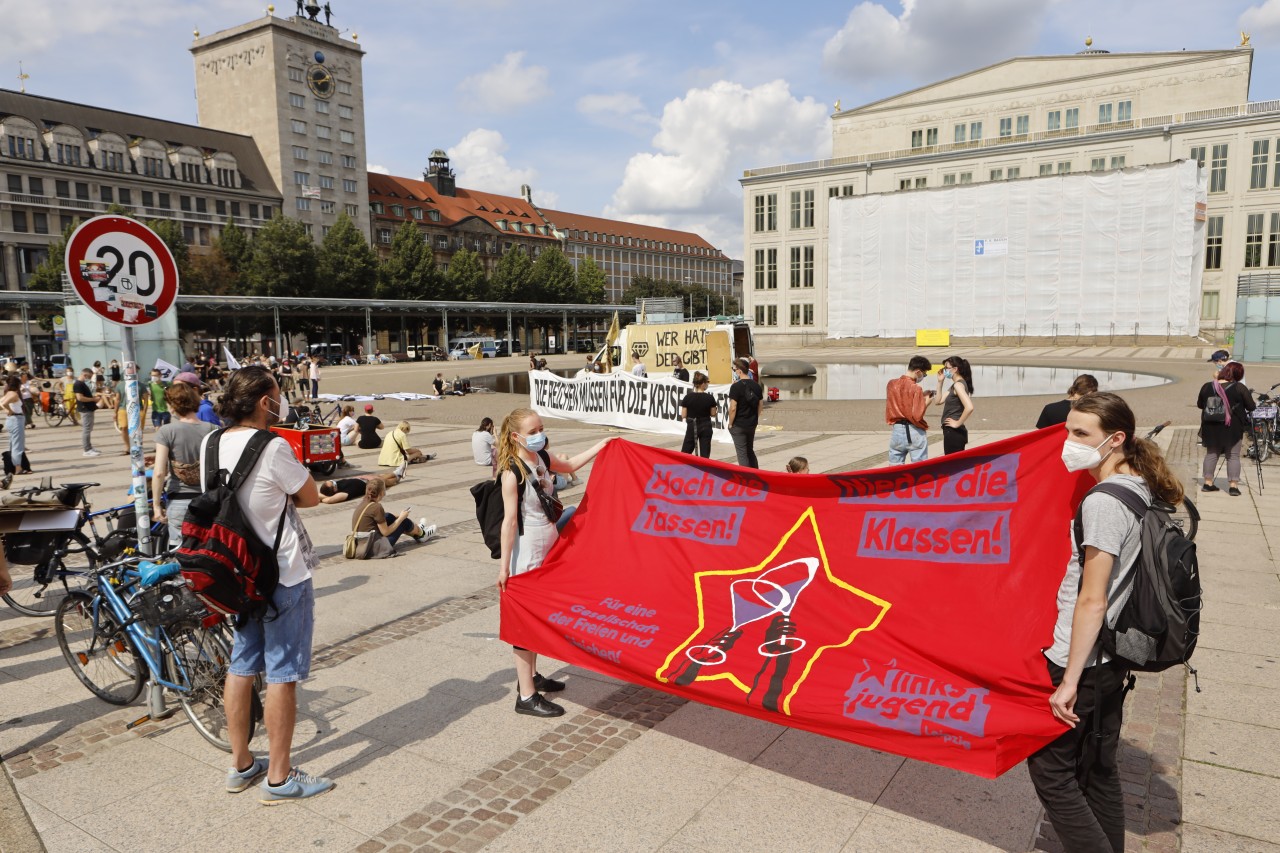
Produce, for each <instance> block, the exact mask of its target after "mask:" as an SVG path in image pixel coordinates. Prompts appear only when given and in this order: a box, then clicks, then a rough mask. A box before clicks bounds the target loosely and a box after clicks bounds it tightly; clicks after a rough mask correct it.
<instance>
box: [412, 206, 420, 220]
mask: <svg viewBox="0 0 1280 853" xmlns="http://www.w3.org/2000/svg"><path fill="white" fill-rule="evenodd" d="M409 215H410V216H412V217H413V218H414V219H418V220H421V219H422V208H420V207H414V208H410V209H409Z"/></svg>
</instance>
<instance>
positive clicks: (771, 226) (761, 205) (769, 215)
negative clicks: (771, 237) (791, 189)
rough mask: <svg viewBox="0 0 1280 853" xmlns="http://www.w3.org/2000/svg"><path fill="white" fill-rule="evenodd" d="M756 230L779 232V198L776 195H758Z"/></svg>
mask: <svg viewBox="0 0 1280 853" xmlns="http://www.w3.org/2000/svg"><path fill="white" fill-rule="evenodd" d="M755 208H756V211H755V212H756V215H755V226H756V228H755V230H756V231H758V232H759V231H777V230H778V196H777V194H776V193H769V194H768V195H758V196H756V197H755Z"/></svg>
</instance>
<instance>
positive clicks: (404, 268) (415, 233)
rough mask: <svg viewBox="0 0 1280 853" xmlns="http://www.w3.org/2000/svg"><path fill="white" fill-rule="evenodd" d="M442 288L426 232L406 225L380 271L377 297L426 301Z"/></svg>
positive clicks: (401, 227) (397, 234)
mask: <svg viewBox="0 0 1280 853" xmlns="http://www.w3.org/2000/svg"><path fill="white" fill-rule="evenodd" d="M441 285H442V276H441V275H440V270H439V269H438V268H437V267H436V261H435V258H434V257H433V256H432V254H431V247H430V246H428V245H427V240H426V237H424V236H423V234H422V229H420V228H419V227H418V226H417V225H414V224H413V223H412V222H403V223H401V224H400V227H399V228H397V229H396V233H395V236H394V237H392V238H391V254H390V255H389V256H388V257H387V259H386V260H384V261H383V262H382V264H381V265H380V266H379V268H378V284H377V288H376V290H375V291H374V293H375V294H376V295H377V296H378V298H379V299H426V298H428V294H431V293H439V292H440V290H441Z"/></svg>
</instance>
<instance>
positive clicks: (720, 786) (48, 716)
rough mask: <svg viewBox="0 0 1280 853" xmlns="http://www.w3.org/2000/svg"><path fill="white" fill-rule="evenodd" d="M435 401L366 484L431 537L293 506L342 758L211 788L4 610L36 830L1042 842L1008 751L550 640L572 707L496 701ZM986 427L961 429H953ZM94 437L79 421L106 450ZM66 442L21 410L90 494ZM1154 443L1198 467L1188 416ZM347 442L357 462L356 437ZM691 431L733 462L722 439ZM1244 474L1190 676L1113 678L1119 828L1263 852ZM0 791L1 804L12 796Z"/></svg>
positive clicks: (838, 443) (476, 842) (47, 629)
mask: <svg viewBox="0 0 1280 853" xmlns="http://www.w3.org/2000/svg"><path fill="white" fill-rule="evenodd" d="M353 370H357V369H353ZM336 372H337V371H334V373H336ZM355 375H359V376H364V375H366V374H355ZM1184 391H1185V388H1184ZM499 402H501V403H502V404H503V405H506V404H508V403H509V402H510V399H509V398H494V401H493V403H494V404H495V405H491V408H490V410H489V412H488V413H489V414H490V415H491V416H493V417H498V416H500V415H501V414H502V413H503V411H505V410H504V409H502V408H501V406H499V405H496V404H497V403H499ZM449 405H450V403H449V402H438V403H434V404H426V405H424V406H423V407H422V408H420V409H418V410H416V411H417V412H418V413H419V414H418V415H414V416H413V418H414V422H415V426H414V432H413V435H414V436H415V440H416V441H420V442H422V444H424V445H425V446H428V447H430V449H432V450H436V451H437V452H439V453H440V454H441V456H440V459H439V460H437V461H436V462H433V463H430V464H429V465H425V466H415V467H414V469H413V470H411V471H410V475H411V476H410V478H409V479H408V480H406V481H405V482H404V483H402V484H400V485H398V486H396V487H395V488H393V489H392V490H391V492H390V493H389V496H388V500H389V505H390V506H391V507H392V508H397V507H400V506H403V505H405V504H408V503H411V504H413V505H414V506H415V511H414V515H415V516H416V515H419V514H421V515H427V516H428V519H429V521H430V522H432V523H436V524H439V525H440V526H441V530H442V532H443V533H444V536H443V537H442V538H441V539H439V540H436V541H433V542H431V543H428V544H426V545H421V546H411V547H409V548H407V549H405V550H406V553H405V554H404V556H401V557H398V558H396V559H395V560H389V561H381V562H378V563H368V562H360V563H354V562H347V561H344V560H342V559H341V558H340V556H338V553H337V552H338V550H339V546H340V543H341V539H342V536H343V535H344V534H345V532H346V529H347V527H348V525H349V517H350V508H349V507H343V506H341V505H339V506H331V507H330V506H326V507H322V508H317V509H315V510H310V511H308V512H307V514H306V516H305V517H306V521H307V524H308V528H309V530H310V531H311V532H312V535H313V538H314V539H315V540H316V543H317V547H318V550H319V551H320V553H321V555H322V566H321V568H320V570H319V571H318V572H317V579H316V586H317V598H318V601H317V617H318V618H317V635H316V644H315V655H314V658H315V666H314V669H313V677H312V679H311V680H310V681H309V682H307V683H306V684H305V685H303V687H302V688H301V690H300V694H299V695H300V703H301V717H300V721H299V726H298V732H297V736H296V738H295V740H296V748H295V761H296V762H297V763H298V764H299V765H301V766H304V767H305V768H306V769H307V770H308V771H310V772H316V773H323V774H327V775H332V776H333V777H334V778H336V779H337V780H338V787H337V788H336V789H335V790H334V791H333V792H332V793H330V794H327V795H325V796H324V797H320V798H317V799H315V800H313V801H308V802H306V803H300V804H297V805H296V806H294V807H293V808H292V809H284V810H280V809H264V808H261V807H260V806H259V805H258V804H257V802H256V798H254V797H253V794H252V793H249V794H243V795H240V796H229V795H226V794H223V793H222V792H221V790H220V784H219V783H220V782H221V775H220V774H221V773H222V772H223V770H224V769H225V755H224V754H222V753H219V752H217V751H216V750H214V749H212V748H211V747H209V746H208V745H207V744H205V742H204V741H202V740H201V739H200V738H199V737H198V736H197V735H196V734H195V733H194V732H193V731H192V729H191V727H190V726H189V725H188V724H187V723H186V721H185V718H184V717H182V716H181V714H179V715H176V716H175V717H173V718H171V719H169V720H166V721H162V722H149V723H146V724H144V725H142V726H139V727H137V728H134V729H126V725H127V724H128V722H130V721H131V720H134V719H136V718H137V717H138V716H139V715H140V714H141V713H142V711H141V710H140V708H141V705H138V706H134V707H129V708H120V709H117V708H113V707H111V706H108V705H105V704H103V703H101V702H99V701H98V700H97V699H95V698H94V697H92V696H90V695H89V694H88V693H87V691H85V690H84V689H83V687H81V686H80V685H79V683H78V682H76V681H75V679H74V678H73V677H72V676H71V674H70V673H69V672H68V671H67V670H66V667H65V664H63V662H62V659H61V656H60V655H59V653H58V649H57V644H56V641H55V639H54V638H53V636H52V630H51V625H50V624H49V623H48V622H47V621H44V620H37V619H28V618H24V617H20V616H17V615H16V614H14V613H12V612H11V611H9V610H8V609H7V608H0V759H3V761H4V764H5V766H6V768H7V769H8V771H9V773H10V774H11V776H12V777H13V779H14V780H15V787H16V790H17V793H18V795H19V796H20V798H21V803H22V804H23V805H25V807H26V809H27V811H28V812H29V814H30V818H31V821H32V822H33V824H34V826H35V827H36V829H37V830H38V831H39V833H40V836H41V838H42V840H43V842H44V844H45V845H46V847H47V848H48V849H49V850H50V851H64V850H65V851H76V853H79V851H93V850H107V851H109V850H119V851H131V853H132V851H150V850H157V851H159V850H204V849H211V850H212V849H225V839H226V838H227V837H228V835H229V834H231V833H234V834H235V835H236V837H252V838H254V839H255V842H256V845H257V846H259V847H260V848H261V849H263V850H293V849H298V848H301V847H325V848H328V849H342V850H358V851H363V852H364V853H372V851H396V853H399V852H400V851H409V850H436V851H444V850H459V851H473V850H481V849H483V850H485V851H527V850H530V849H537V848H540V847H542V846H554V847H556V848H557V849H559V850H570V851H572V850H583V851H596V850H601V849H606V848H609V849H617V850H636V851H648V850H664V851H720V850H724V851H734V853H741V851H744V850H774V849H779V847H787V848H790V849H797V850H844V851H855V850H877V851H879V850H903V851H908V850H909V851H917V850H947V851H950V850H996V849H998V850H1030V849H1039V850H1045V851H1054V850H1058V849H1060V846H1059V845H1058V843H1057V841H1056V839H1054V838H1053V836H1052V831H1051V830H1050V829H1049V828H1048V827H1047V825H1045V824H1044V822H1043V821H1042V812H1041V810H1040V808H1039V806H1038V804H1037V802H1036V800H1035V797H1034V793H1033V792H1032V790H1031V786H1030V783H1029V781H1028V779H1027V776H1026V772H1025V769H1024V768H1022V767H1019V768H1015V769H1014V770H1012V771H1010V772H1009V773H1007V774H1005V776H1003V777H1001V778H1000V779H998V780H983V779H977V778H975V777H970V776H965V775H964V774H960V773H956V772H953V771H949V770H945V769H943V768H938V767H934V766H931V765H925V764H921V763H918V762H914V761H910V760H906V759H901V758H898V757H896V756H892V755H887V754H885V753H880V752H877V751H875V750H870V749H865V748H862V747H857V746H854V745H851V744H847V743H843V742H838V741H831V740H828V739H824V738H821V737H818V736H815V735H810V734H808V733H805V732H799V731H795V730H790V729H786V728H783V727H781V726H777V725H772V724H769V723H765V722H763V721H760V720H755V719H752V718H747V717H741V716H737V715H733V714H729V713H726V712H722V711H719V710H716V709H712V708H709V707H706V706H703V705H699V704H697V703H690V702H685V701H684V700H681V699H678V698H675V697H671V696H669V695H667V694H664V693H660V692H657V691H652V690H649V689H646V688H642V687H637V686H633V685H628V684H624V683H621V682H618V681H615V680H613V679H608V678H605V677H602V676H599V675H597V674H595V673H591V672H588V671H586V670H581V669H578V668H574V667H562V666H561V665H559V664H556V663H555V662H553V661H544V662H543V664H542V669H543V672H546V673H548V674H554V675H556V676H557V677H563V678H565V679H566V680H567V682H568V685H569V687H568V690H566V691H565V692H564V693H563V694H559V696H563V697H564V704H565V705H566V707H567V709H568V713H567V714H566V716H564V717H562V718H560V719H558V720H552V721H544V720H537V719H534V718H529V717H517V716H515V715H514V714H512V713H511V703H512V702H513V701H514V697H513V689H512V683H511V682H512V680H513V675H512V665H511V661H510V652H509V651H507V649H506V647H505V646H503V645H502V644H501V643H500V642H499V641H498V640H497V636H496V632H497V607H496V606H495V605H496V604H497V596H496V594H495V591H494V589H493V585H492V582H493V578H494V574H495V563H494V562H493V561H492V560H490V559H489V558H488V555H487V553H484V551H483V546H482V545H481V543H480V540H479V533H478V530H477V529H476V525H475V521H474V517H473V513H472V508H471V501H470V496H469V495H468V494H467V493H466V489H467V488H468V487H469V486H470V485H471V484H472V483H474V482H475V481H476V480H477V479H479V477H478V476H477V471H478V468H477V467H476V466H474V465H473V464H472V463H471V461H470V459H469V433H470V427H466V426H463V427H459V426H452V425H450V423H452V422H453V421H454V419H455V418H456V419H458V420H459V421H461V422H462V423H468V422H469V421H470V420H471V418H470V416H469V415H464V414H462V410H460V409H454V410H450V414H449V417H448V418H447V419H446V418H443V417H438V416H437V413H438V412H440V411H442V409H443V408H444V407H447V406H449ZM987 405H991V406H995V405H998V403H995V402H993V403H988V404H987ZM1144 414H1145V413H1143V412H1141V411H1140V416H1142V415H1144ZM419 415H420V416H419ZM397 416H398V415H397ZM464 417H465V420H463V418H464ZM1142 419H1143V420H1144V421H1154V420H1156V419H1157V418H1155V417H1154V416H1146V417H1143V418H1142ZM1161 419H1162V418H1161ZM445 420H448V421H449V422H450V423H443V422H442V421H445ZM477 420H478V418H477ZM549 430H550V431H551V433H552V435H553V437H554V441H555V442H556V446H557V448H558V449H562V450H567V451H570V452H572V451H573V450H575V449H579V448H582V447H586V446H587V445H589V444H590V443H591V442H593V441H594V440H596V438H597V437H598V435H599V434H600V433H601V430H599V429H595V428H584V427H581V426H580V425H573V424H568V423H565V422H561V421H551V422H549ZM1005 434H1007V433H1000V432H994V431H990V430H988V431H981V430H979V431H975V433H974V438H973V440H974V442H975V443H981V442H985V441H989V440H993V439H995V438H999V437H1002V436H1003V435H1005ZM109 437H110V434H109V433H107V432H105V431H103V432H102V433H101V435H100V437H99V438H100V443H101V445H102V446H103V447H104V448H105V447H113V444H111V443H110V442H109V441H108V438H109ZM629 437H631V438H635V439H637V440H642V441H645V442H647V443H652V444H658V445H662V446H668V447H670V446H673V445H677V444H678V440H673V439H669V438H665V437H654V436H634V435H629ZM78 438H79V437H78V431H77V430H74V429H72V428H69V427H62V428H57V429H52V430H50V429H37V430H35V431H34V432H33V433H31V434H29V444H30V446H31V450H30V454H31V457H32V460H33V463H34V464H35V465H36V466H37V468H38V470H41V469H42V470H57V469H59V468H60V469H62V470H65V471H70V470H71V469H72V468H74V469H76V477H77V479H90V480H99V481H101V482H102V483H103V486H102V487H100V489H95V494H97V495H99V496H100V497H99V505H102V506H106V505H109V504H108V503H106V501H108V500H109V498H108V496H109V495H118V494H120V493H121V492H122V491H123V488H124V486H125V483H126V480H127V472H126V470H125V467H124V466H125V464H126V461H125V457H124V456H123V455H120V456H114V457H111V456H104V457H102V458H101V459H98V460H81V459H80V458H79V455H78V446H79V440H78ZM1162 439H1163V440H1164V441H1165V443H1166V445H1167V448H1168V450H1167V452H1168V454H1169V456H1170V459H1171V460H1172V461H1173V462H1174V464H1175V465H1176V466H1177V467H1178V470H1179V472H1180V473H1181V474H1184V475H1185V476H1186V478H1187V480H1188V482H1189V483H1192V484H1193V485H1194V482H1195V477H1196V473H1197V470H1198V467H1199V448H1198V447H1197V446H1196V443H1195V435H1194V430H1191V429H1183V430H1175V431H1171V433H1170V432H1166V434H1165V435H1163V436H1162ZM885 443H886V442H885V436H884V434H883V432H866V433H846V432H817V431H808V432H803V431H797V430H795V429H782V430H775V431H769V432H764V433H762V434H761V436H760V439H759V441H758V448H757V449H758V451H759V452H760V456H761V464H762V465H763V466H764V467H768V468H774V469H777V468H781V467H782V465H783V464H784V463H785V461H786V459H788V458H789V457H790V456H791V455H794V454H795V453H796V452H802V453H804V454H805V455H807V456H809V458H810V460H811V462H812V463H813V464H814V469H815V470H822V471H840V470H855V469H858V468H865V467H872V466H875V465H877V464H881V463H882V462H883V460H884V449H885ZM801 448H804V449H803V450H802V449H801ZM361 453H362V454H363V455H361V454H359V453H358V454H356V455H353V457H352V458H353V461H355V462H356V463H357V464H362V465H369V464H371V463H372V462H373V461H374V459H373V457H374V456H376V452H369V453H365V452H361ZM713 453H714V454H715V455H716V456H718V457H720V458H727V457H730V456H731V455H732V448H731V447H729V446H719V445H717V446H716V447H715V448H714V449H713ZM71 459H74V462H71V461H70V460H71ZM82 462H83V463H85V464H82ZM1275 470H1277V471H1280V468H1277V469H1275ZM1255 479H1256V475H1254V474H1252V473H1251V472H1250V470H1249V469H1248V468H1246V475H1245V480H1246V483H1247V488H1246V494H1245V496H1244V497H1242V498H1229V497H1227V496H1226V493H1225V491H1223V492H1220V493H1216V494H1209V495H1204V496H1201V495H1200V494H1199V493H1195V494H1194V495H1193V496H1194V497H1195V498H1196V499H1197V503H1198V504H1199V505H1200V506H1201V509H1202V511H1203V515H1204V520H1203V522H1202V526H1201V533H1200V535H1199V537H1198V539H1197V542H1198V545H1199V546H1200V552H1201V561H1202V567H1204V569H1205V577H1206V580H1205V583H1206V589H1207V590H1208V596H1207V599H1208V602H1207V605H1206V613H1205V628H1204V633H1203V636H1202V640H1201V644H1200V651H1198V652H1197V658H1196V661H1195V662H1196V664H1197V665H1198V667H1199V669H1200V679H1199V680H1200V684H1201V686H1202V687H1203V688H1204V692H1203V693H1196V692H1195V691H1194V688H1193V687H1192V688H1189V687H1188V683H1187V678H1186V676H1185V673H1183V672H1182V671H1181V670H1172V671H1169V672H1166V673H1163V674H1161V675H1154V676H1153V675H1142V676H1140V677H1139V679H1138V687H1137V690H1136V691H1135V692H1134V693H1132V694H1130V696H1129V699H1128V702H1127V704H1126V719H1125V726H1124V730H1123V747H1122V752H1121V766H1122V776H1123V780H1124V790H1125V796H1126V806H1127V816H1128V818H1129V830H1130V836H1129V849H1130V850H1159V851H1167V850H1177V849H1182V850H1188V851H1206V850H1250V851H1273V853H1275V851H1280V846H1275V845H1280V821H1278V820H1277V818H1276V817H1275V814H1274V813H1275V809H1274V808H1269V807H1266V806H1265V805H1264V804H1266V803H1272V802H1280V778H1278V777H1280V774H1278V773H1277V771H1276V764H1275V756H1276V755H1277V754H1280V736H1278V735H1277V732H1280V716H1278V712H1277V711H1276V710H1275V708H1276V707H1277V706H1276V703H1275V702H1274V699H1275V696H1276V691H1277V690H1280V675H1278V674H1277V673H1278V672H1280V669H1278V668H1277V667H1276V665H1275V657H1276V655H1277V654H1280V644H1278V643H1277V641H1276V639H1275V637H1276V636H1280V632H1277V631H1276V628H1277V627H1280V584H1278V583H1277V576H1276V567H1275V562H1274V558H1273V550H1272V548H1271V546H1270V542H1269V536H1268V533H1267V528H1266V525H1265V524H1264V523H1263V519H1264V518H1270V517H1274V515H1275V510H1276V509H1277V508H1280V507H1277V505H1276V504H1278V503H1280V498H1273V497H1272V493H1269V492H1261V493H1259V492H1258V490H1257V488H1256V483H1255V482H1254V480H1255ZM1274 488H1275V490H1276V492H1277V493H1280V475H1277V477H1276V481H1275V487H1274ZM574 495H575V493H574V492H572V491H571V492H570V493H569V496H570V501H569V502H572V501H573V498H574ZM557 698H559V697H557ZM264 745H265V743H264V739H263V738H261V737H259V739H258V741H255V746H264ZM4 790H5V786H3V785H0V813H2V814H9V812H6V811H4V810H3V806H4V793H3V792H4ZM175 816H176V817H177V818H179V819H180V820H181V823H180V824H175ZM179 825H180V826H181V831H175V827H176V826H179ZM5 833H6V828H5V827H0V849H7V848H6V846H5V845H6V843H7V842H8V841H9V839H8V838H6V834H5ZM783 839H785V842H784V841H782V840H783Z"/></svg>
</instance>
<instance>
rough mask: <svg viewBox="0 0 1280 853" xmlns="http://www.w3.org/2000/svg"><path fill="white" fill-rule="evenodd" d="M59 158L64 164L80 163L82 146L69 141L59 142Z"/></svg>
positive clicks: (75, 164) (74, 164) (77, 164)
mask: <svg viewBox="0 0 1280 853" xmlns="http://www.w3.org/2000/svg"><path fill="white" fill-rule="evenodd" d="M57 152H58V160H57V162H59V163H62V164H63V165H64V166H79V165H80V146H79V145H71V144H69V143H64V142H59V143H57Z"/></svg>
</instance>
